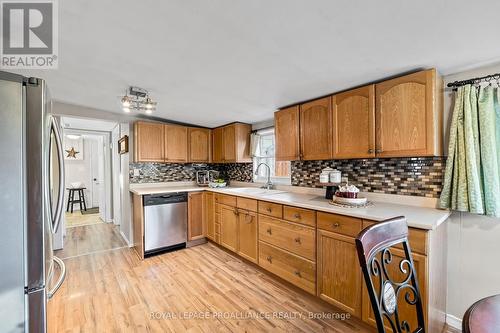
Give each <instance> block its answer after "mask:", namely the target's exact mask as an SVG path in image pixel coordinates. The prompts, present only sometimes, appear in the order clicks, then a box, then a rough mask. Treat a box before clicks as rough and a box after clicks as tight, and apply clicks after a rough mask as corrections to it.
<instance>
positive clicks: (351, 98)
mask: <svg viewBox="0 0 500 333" xmlns="http://www.w3.org/2000/svg"><path fill="white" fill-rule="evenodd" d="M332 109H333V157H334V158H366V157H375V86H374V85H373V84H372V85H369V86H366V87H361V88H358V89H354V90H350V91H346V92H344V93H341V94H338V95H335V96H333V97H332Z"/></svg>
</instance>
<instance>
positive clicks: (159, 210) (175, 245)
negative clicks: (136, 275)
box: [144, 192, 188, 255]
mask: <svg viewBox="0 0 500 333" xmlns="http://www.w3.org/2000/svg"><path fill="white" fill-rule="evenodd" d="M187 200H188V196H187V193H185V192H181V193H165V194H152V195H145V196H144V253H145V254H146V255H148V254H154V253H157V252H163V251H168V250H175V249H181V248H185V247H186V242H187Z"/></svg>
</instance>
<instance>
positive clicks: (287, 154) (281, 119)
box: [274, 105, 300, 161]
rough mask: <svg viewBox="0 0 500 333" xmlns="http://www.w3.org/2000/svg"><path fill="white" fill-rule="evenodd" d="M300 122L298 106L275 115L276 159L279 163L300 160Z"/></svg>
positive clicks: (277, 112)
mask: <svg viewBox="0 0 500 333" xmlns="http://www.w3.org/2000/svg"><path fill="white" fill-rule="evenodd" d="M299 120H300V110H299V106H298V105H295V106H291V107H289V108H286V109H283V110H279V111H276V112H275V113H274V135H275V142H276V151H275V157H276V160H277V161H295V160H299V159H300V122H299Z"/></svg>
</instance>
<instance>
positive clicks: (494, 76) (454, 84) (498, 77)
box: [447, 73, 500, 88]
mask: <svg viewBox="0 0 500 333" xmlns="http://www.w3.org/2000/svg"><path fill="white" fill-rule="evenodd" d="M492 80H500V73H497V74H491V75H486V76H481V77H475V78H472V79H468V80H462V81H455V82H450V83H448V84H447V86H448V87H454V88H456V87H460V86H465V85H466V84H475V83H481V82H490V81H492Z"/></svg>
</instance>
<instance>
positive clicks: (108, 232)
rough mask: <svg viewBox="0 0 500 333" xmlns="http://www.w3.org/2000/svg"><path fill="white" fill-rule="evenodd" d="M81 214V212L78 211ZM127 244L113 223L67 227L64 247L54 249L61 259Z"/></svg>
mask: <svg viewBox="0 0 500 333" xmlns="http://www.w3.org/2000/svg"><path fill="white" fill-rule="evenodd" d="M78 214H80V213H78ZM124 246H127V244H126V243H125V241H124V240H123V237H122V236H121V235H120V232H119V230H118V227H117V226H115V225H114V224H113V223H97V224H92V225H85V226H79V227H72V228H66V237H65V238H64V248H63V249H62V250H57V251H54V253H55V255H56V256H58V257H59V258H61V259H64V258H68V257H74V256H80V255H85V254H89V253H93V252H98V251H105V250H111V249H116V248H121V247H124Z"/></svg>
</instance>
